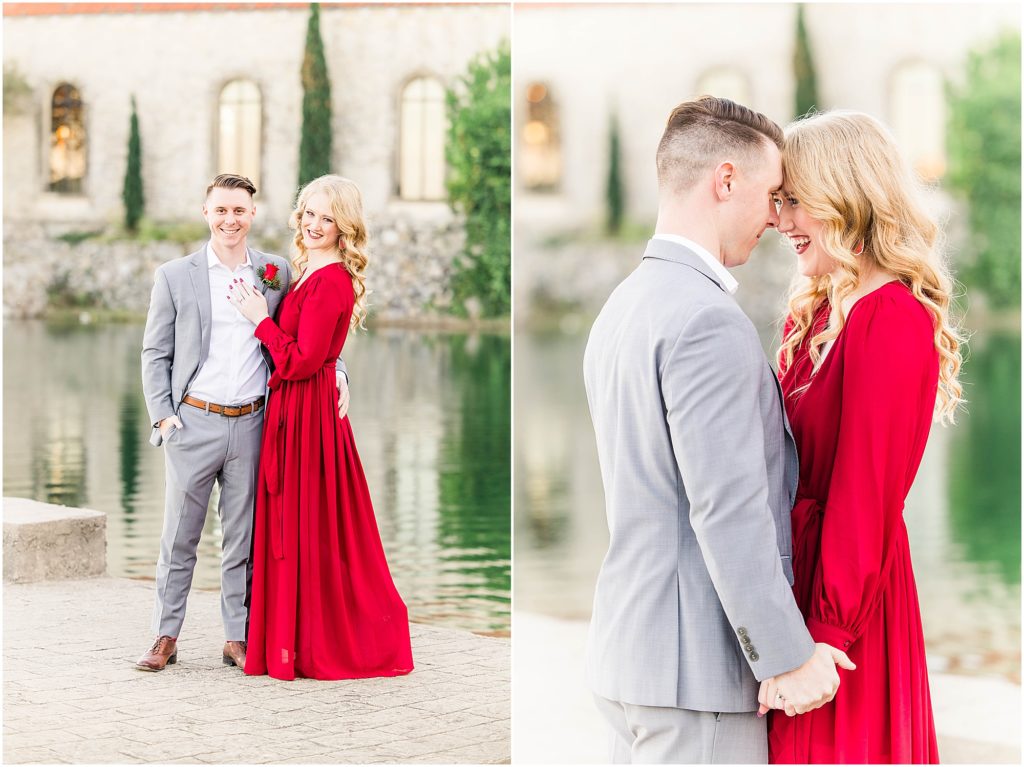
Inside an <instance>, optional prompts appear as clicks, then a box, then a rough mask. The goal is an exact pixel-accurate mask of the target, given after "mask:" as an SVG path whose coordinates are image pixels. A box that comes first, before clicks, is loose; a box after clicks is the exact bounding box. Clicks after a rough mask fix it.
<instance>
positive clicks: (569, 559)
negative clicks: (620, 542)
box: [515, 332, 1021, 681]
mask: <svg viewBox="0 0 1024 767" xmlns="http://www.w3.org/2000/svg"><path fill="white" fill-rule="evenodd" d="M515 343H516V453H515V460H516V474H515V477H516V486H515V498H516V518H515V527H516V552H515V557H516V584H515V588H516V605H517V609H523V610H527V611H536V612H542V613H545V614H548V615H554V616H560V617H568V618H582V619H585V618H588V617H589V615H590V609H591V601H592V599H593V586H594V580H595V578H596V575H597V570H598V568H599V567H600V564H601V558H602V557H603V556H604V552H605V549H606V547H607V527H606V523H605V514H604V493H603V490H602V488H601V479H600V473H599V470H598V462H597V450H596V447H595V445H594V435H593V429H592V427H591V423H590V416H589V412H588V410H587V403H586V395H585V392H584V388H583V380H582V361H583V350H584V347H585V344H586V335H585V333H574V334H571V335H564V334H561V333H551V334H540V333H528V332H518V333H517V334H516V342H515ZM1020 362H1021V357H1020V336H1019V335H1012V334H1011V335H996V334H991V335H988V336H986V335H985V334H977V335H976V336H975V337H974V340H973V342H972V356H971V359H970V361H969V363H968V365H967V366H966V367H965V377H966V382H967V383H968V388H967V391H968V394H967V396H968V398H969V399H970V400H971V405H970V412H969V413H968V414H967V415H965V416H964V417H963V418H962V419H960V422H959V423H958V424H957V425H956V426H955V427H951V428H942V427H939V426H934V427H933V430H932V435H931V437H930V439H929V444H928V448H927V450H926V451H925V455H924V458H923V460H922V463H921V467H920V470H919V473H918V478H917V481H916V482H915V484H914V488H913V491H912V492H911V494H910V497H909V498H908V500H907V506H906V510H905V518H906V521H907V527H908V529H909V531H910V539H911V547H912V551H913V558H914V566H915V572H916V576H917V584H918V590H919V593H920V598H921V607H922V613H923V620H924V624H925V638H926V640H927V642H928V650H929V655H930V660H931V659H932V656H934V665H936V666H938V667H943V668H947V669H949V670H960V671H969V672H975V671H977V672H983V673H998V674H1003V675H1005V676H1007V677H1009V678H1011V679H1015V680H1017V681H1019V678H1020V652H1019V648H1020V609H1019V605H1020V497H1021V496H1020V474H1019V467H1020V457H1021V456H1020V417H1021V411H1020V393H1021V389H1020V385H1021V369H1020ZM555 584H557V585H558V589H557V591H556V590H555V589H554V588H552V586H553V585H555ZM950 616H955V620H950Z"/></svg>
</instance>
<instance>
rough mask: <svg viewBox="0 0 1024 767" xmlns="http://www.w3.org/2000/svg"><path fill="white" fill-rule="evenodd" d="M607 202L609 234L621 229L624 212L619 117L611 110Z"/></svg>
mask: <svg viewBox="0 0 1024 767" xmlns="http://www.w3.org/2000/svg"><path fill="white" fill-rule="evenodd" d="M605 200H606V202H607V204H608V219H607V222H606V228H607V231H608V233H609V234H618V233H619V231H620V230H621V229H622V219H623V215H624V213H625V191H624V189H623V184H622V147H621V139H620V138H619V118H618V115H617V114H616V113H615V112H612V116H611V125H610V128H609V131H608V186H607V188H606V189H605Z"/></svg>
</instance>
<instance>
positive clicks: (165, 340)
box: [142, 269, 177, 426]
mask: <svg viewBox="0 0 1024 767" xmlns="http://www.w3.org/2000/svg"><path fill="white" fill-rule="evenodd" d="M176 316H177V309H176V308H175V306H174V299H173V298H172V297H171V289H170V285H169V284H168V282H167V275H166V274H165V273H164V270H163V269H157V271H156V275H155V277H154V280H153V292H152V294H151V295H150V299H149V312H148V313H147V314H146V329H145V332H144V333H143V335H142V393H143V395H144V396H145V398H146V409H147V410H148V411H149V421H150V423H152V424H153V426H156V425H157V424H158V423H160V421H162V420H163V419H165V418H168V417H170V416H172V415H174V401H173V399H172V397H171V365H172V362H173V361H174V321H175V317H176Z"/></svg>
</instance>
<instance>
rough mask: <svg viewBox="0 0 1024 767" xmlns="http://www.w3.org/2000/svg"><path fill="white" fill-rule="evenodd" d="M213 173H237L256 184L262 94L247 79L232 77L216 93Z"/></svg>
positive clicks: (254, 84)
mask: <svg viewBox="0 0 1024 767" xmlns="http://www.w3.org/2000/svg"><path fill="white" fill-rule="evenodd" d="M218 125H219V131H218V136H217V139H218V141H217V172H218V173H238V174H240V175H242V176H245V177H247V178H248V179H249V180H251V181H252V182H253V183H254V184H255V185H256V187H257V188H259V185H260V153H261V150H262V142H263V97H262V96H261V95H260V89H259V86H257V85H256V83H254V82H252V81H251V80H232V81H231V82H229V83H228V84H227V85H225V86H224V88H223V90H221V92H220V120H219V123H218Z"/></svg>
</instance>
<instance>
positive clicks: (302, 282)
mask: <svg viewBox="0 0 1024 767" xmlns="http://www.w3.org/2000/svg"><path fill="white" fill-rule="evenodd" d="M331 266H342V263H341V261H334V262H332V263H330V264H324V265H323V266H318V267H317V268H316V269H314V270H313V271H311V272H309V276H308V277H307V276H306V273H305V272H303V276H302V277H300V278H299V279H298V281H296V283H295V286H294V287H293V288H292V289H291V290H290V291H289V292H290V293H293V294H294V293H298V292H299V291H300V290H302V289H303V288H304V287H306V285H307V283H309V281H310V280H311V279H313V277H315V276H316V275H317V274H318V273H319V272H322V271H323V270H324V269H327V268H329V267H331Z"/></svg>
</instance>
